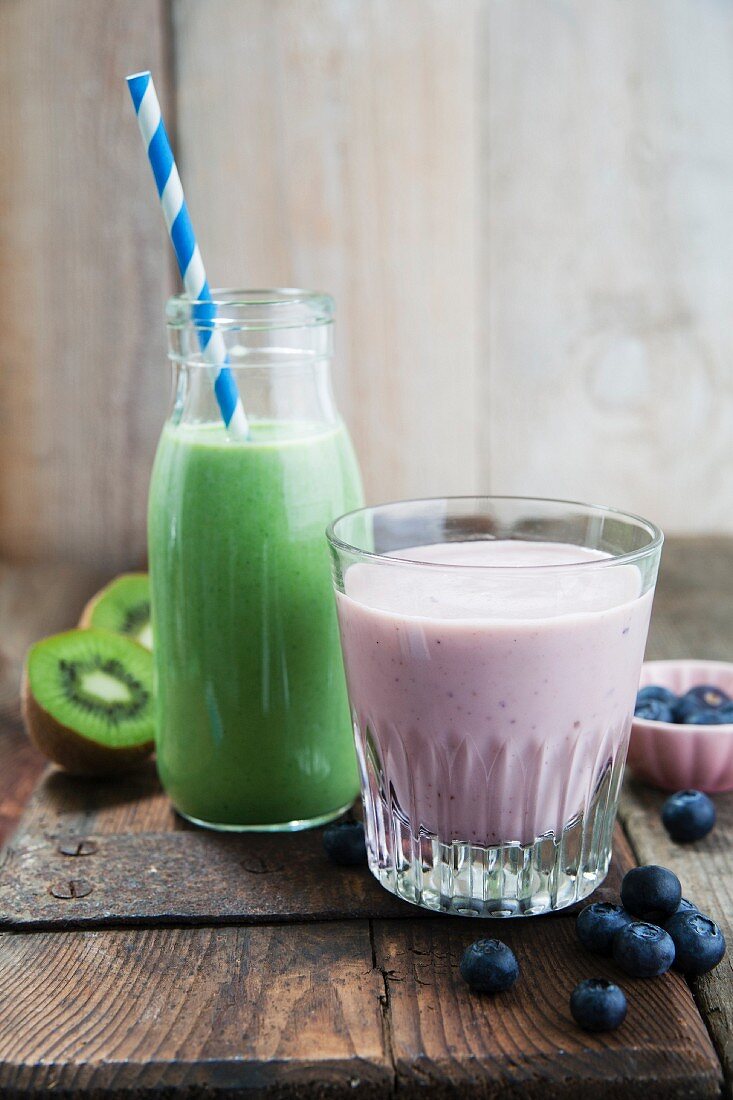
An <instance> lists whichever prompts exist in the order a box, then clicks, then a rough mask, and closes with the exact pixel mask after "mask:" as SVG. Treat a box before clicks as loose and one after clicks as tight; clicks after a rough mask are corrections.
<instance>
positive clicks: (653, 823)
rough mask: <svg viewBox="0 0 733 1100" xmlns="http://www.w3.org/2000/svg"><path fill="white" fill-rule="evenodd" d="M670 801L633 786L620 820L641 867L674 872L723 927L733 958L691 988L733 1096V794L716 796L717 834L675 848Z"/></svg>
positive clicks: (687, 892)
mask: <svg viewBox="0 0 733 1100" xmlns="http://www.w3.org/2000/svg"><path fill="white" fill-rule="evenodd" d="M664 798H665V795H664V794H662V793H661V792H659V791H652V790H650V789H649V788H648V787H644V786H643V785H642V784H640V783H635V782H631V781H628V782H627V784H626V789H625V791H624V796H623V799H622V803H621V810H620V813H621V819H622V821H623V823H624V826H625V828H626V830H627V832H628V835H629V837H630V838H631V842H632V844H633V846H634V850H635V851H636V854H637V856H638V858H639V862H641V863H659V864H661V865H662V866H663V867H670V868H671V869H672V870H673V871H674V872H675V873H676V874H677V875H678V876H679V878H680V881H681V883H682V893H683V894H684V896H685V897H687V898H689V899H690V900H691V901H694V902H695V904H696V905H699V906H700V908H701V909H702V910H703V912H705V913H708V914H709V915H710V916H711V917H712V918H713V920H715V921H716V922H717V924H719V925H720V927H721V928H722V930H723V933H724V935H725V937H726V940H727V942H728V945H729V950H728V954H727V955H726V956H725V958H724V959H723V960H722V962H721V963H720V964H719V965H718V966H717V967H716V968H715V969H714V970H712V971H710V973H709V974H705V975H704V976H703V977H701V978H697V979H695V981H694V982H693V983H692V985H693V989H694V993H695V999H696V1001H697V1004H698V1006H699V1008H700V1011H701V1012H702V1014H703V1016H704V1018H705V1020H706V1021H707V1025H708V1028H709V1029H710V1033H711V1035H712V1037H713V1040H714V1042H715V1045H716V1048H717V1050H718V1054H719V1055H720V1058H721V1061H722V1063H723V1067H724V1069H725V1072H726V1077H727V1082H728V1084H727V1089H728V1091H727V1095H729V1096H730V1095H733V961H732V958H731V951H733V794H726V795H716V797H715V806H716V810H717V813H718V820H717V824H716V826H715V829H714V830H713V831H712V833H710V834H709V835H708V836H707V837H705V839H704V840H699V841H697V842H696V843H695V844H684V845H683V844H674V843H673V842H672V841H671V840H670V839H669V837H668V836H667V833H666V832H665V830H664V827H663V825H662V821H661V817H660V810H661V806H662V803H663V801H664Z"/></svg>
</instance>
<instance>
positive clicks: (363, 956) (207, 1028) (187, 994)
mask: <svg viewBox="0 0 733 1100" xmlns="http://www.w3.org/2000/svg"><path fill="white" fill-rule="evenodd" d="M732 567H733V543H732V542H728V541H725V540H722V539H708V540H688V541H679V540H678V541H673V542H672V543H671V544H670V545H668V547H667V549H666V551H665V557H664V563H663V574H662V580H661V583H660V587H659V592H658V598H657V603H656V608H655V614H654V622H653V629H652V637H651V641H650V647H649V650H650V655H653V656H682V655H695V656H704V657H710V658H723V659H725V658H730V657H731V656H732V653H731V650H732V649H733V640H732V639H731V633H730V623H731V621H733V568H732ZM101 579H103V578H100V577H98V576H94V575H92V574H90V573H89V572H87V571H77V570H74V569H70V568H65V569H59V568H52V567H28V568H25V569H20V568H18V567H13V568H11V567H9V566H7V567H2V566H0V830H2V833H3V834H5V835H6V836H7V835H9V834H10V833H11V831H12V830H13V828H14V827H15V826H16V825H17V823H18V820H19V818H20V817H21V813H22V814H23V817H22V821H21V823H20V826H19V828H18V829H17V831H16V833H15V835H14V836H13V837H12V839H11V840H10V843H9V844H8V846H7V847H6V849H5V853H4V859H3V868H2V872H1V873H0V922H1V927H2V929H3V930H2V931H0V1095H2V1096H3V1097H12V1096H41V1095H48V1094H50V1093H52V1094H53V1095H54V1096H69V1097H70V1096H78V1095H83V1096H85V1097H89V1096H100V1097H101V1096H104V1097H113V1096H120V1097H122V1096H127V1097H129V1096H133V1095H134V1096H151V1097H152V1096H155V1097H160V1096H165V1095H172V1094H175V1095H179V1094H184V1093H186V1094H188V1095H203V1094H207V1095H208V1094H212V1095H217V1096H222V1097H223V1096H229V1095H241V1094H242V1093H248V1094H249V1095H252V1096H259V1095H262V1096H265V1095H266V1096H268V1097H270V1096H272V1097H283V1098H284V1097H301V1096H302V1097H311V1096H312V1097H321V1096H322V1097H342V1096H344V1097H345V1096H350V1097H356V1098H359V1097H366V1096H373V1097H383V1096H384V1097H388V1096H392V1095H396V1096H404V1097H412V1096H415V1097H417V1096H420V1097H430V1098H432V1097H512V1098H514V1097H523V1098H532V1097H542V1100H551V1098H553V1097H568V1098H581V1097H587V1096H591V1095H592V1096H593V1097H594V1098H598V1100H601V1098H603V1097H613V1098H622V1097H623V1098H626V1097H632V1096H642V1095H643V1096H645V1098H652V1097H659V1098H665V1100H666V1098H671V1097H714V1096H719V1095H721V1094H722V1095H726V1096H733V1089H732V1082H733V973H732V972H731V963H730V959H729V958H728V957H726V959H725V960H724V961H723V963H721V965H720V966H719V967H718V968H717V969H716V970H715V971H713V972H712V973H711V974H709V975H706V976H705V977H703V978H701V979H699V980H697V981H696V982H694V983H692V985H691V986H688V985H687V984H686V983H685V982H684V981H683V979H682V978H681V977H680V976H679V975H677V974H674V973H670V974H667V975H665V976H664V977H663V978H661V979H658V980H654V981H640V980H637V981H634V980H631V979H626V978H624V979H623V980H622V985H623V986H624V988H625V989H626V991H627V995H628V998H629V1016H628V1018H627V1022H626V1023H625V1024H624V1026H623V1027H622V1028H620V1029H619V1030H618V1031H617V1032H614V1033H611V1034H608V1035H602V1036H590V1035H587V1034H585V1033H584V1032H581V1031H579V1030H578V1029H577V1028H576V1027H575V1026H574V1024H573V1023H572V1020H571V1019H570V1015H569V1011H568V997H569V993H570V990H571V989H572V987H573V985H574V984H575V983H576V982H577V981H579V980H580V979H581V978H583V977H589V976H592V975H608V976H613V977H615V978H616V979H618V978H619V975H618V973H617V972H616V971H615V968H614V967H613V966H612V965H611V964H609V963H608V962H607V961H604V960H598V959H597V958H596V957H594V956H590V955H588V954H586V953H585V952H583V951H582V950H581V949H580V948H579V946H578V944H577V942H576V940H575V936H574V930H573V919H572V915H571V914H565V915H557V916H552V917H546V918H538V919H536V920H528V921H514V922H504V923H501V924H499V923H498V922H497V923H494V922H492V923H491V924H487V923H486V922H480V921H469V920H462V919H458V918H449V917H436V916H430V915H428V914H423V913H422V912H421V911H419V910H416V909H414V908H412V907H409V906H407V905H405V904H403V903H400V902H398V901H396V900H395V899H393V898H392V897H391V896H390V895H388V894H387V893H386V892H384V891H383V890H381V889H380V888H379V887H378V886H377V885H376V883H374V882H373V880H372V879H371V878H370V876H369V875H368V873H367V872H365V871H362V870H358V869H337V868H333V867H332V866H331V865H329V864H328V863H327V862H326V861H325V858H324V856H323V854H322V852H321V850H320V840H319V837H318V834H317V833H310V834H301V835H299V836H296V837H272V838H262V837H260V838H255V839H253V838H237V837H216V836H212V835H210V834H205V833H202V832H199V831H196V830H193V829H190V828H188V827H187V826H186V825H185V824H184V823H182V822H180V821H178V820H177V819H176V818H175V816H174V815H173V814H172V813H171V811H170V809H169V807H168V805H167V802H166V800H165V798H164V797H163V796H162V795H161V794H160V791H159V789H158V786H157V782H156V780H155V777H154V773H153V771H152V769H149V770H147V771H145V770H144V771H143V772H141V773H140V774H139V775H137V776H135V777H134V778H132V779H130V780H128V781H127V782H125V783H115V784H94V783H82V782H79V781H74V780H70V779H68V778H66V777H64V776H62V775H60V773H55V772H53V771H51V772H50V773H46V774H45V777H43V772H44V764H43V761H42V760H41V759H40V757H39V756H38V754H37V753H35V752H34V750H33V749H32V748H31V747H30V745H29V744H28V743H27V742H26V741H25V738H24V735H23V733H22V730H21V726H20V721H19V716H18V710H17V697H16V689H15V685H16V683H17V673H18V668H19V661H20V659H21V655H22V652H23V650H24V648H25V646H26V644H27V643H28V642H29V641H30V640H32V639H33V638H35V637H36V636H38V635H39V634H41V633H43V632H45V631H51V630H55V629H57V628H60V627H63V626H66V625H68V624H69V623H70V622H73V620H74V618H75V616H76V615H77V613H78V610H79V608H80V607H81V605H82V604H83V602H84V599H85V598H86V597H87V596H88V595H89V594H91V592H92V591H93V590H94V589H95V588H96V587H97V586H98V583H99V581H100V580H101ZM39 777H41V779H40V783H39V784H37V781H38V780H39ZM34 788H35V790H34ZM31 792H33V793H32V794H31ZM660 803H661V796H660V795H659V794H657V793H655V792H652V791H650V790H647V789H644V788H642V787H641V786H639V785H638V784H635V783H633V782H628V783H627V785H626V788H625V793H624V797H623V804H622V810H621V820H622V822H623V826H624V830H625V835H624V833H622V832H621V830H619V834H618V836H617V842H616V851H615V859H614V868H613V871H612V873H611V875H610V876H609V879H608V880H607V883H606V884H605V885H604V887H602V888H601V889H602V891H604V892H605V893H606V894H608V896H611V895H612V894H613V893H614V892H615V891H617V889H618V881H619V877H620V875H621V874H622V873H623V871H624V869H625V868H626V867H627V866H629V865H630V864H631V862H632V860H633V859H634V856H635V857H636V858H637V859H638V860H639V861H640V862H658V863H662V864H665V865H667V866H669V867H672V868H674V869H675V870H676V871H677V872H678V874H679V875H680V877H681V879H682V882H683V887H684V892H685V893H686V894H687V895H688V896H690V897H692V898H693V899H694V900H696V901H697V902H698V903H699V904H701V905H702V906H703V907H704V908H705V909H706V910H707V911H708V912H710V913H711V914H712V915H713V916H714V917H715V919H716V920H717V921H718V922H719V923H720V924H721V925H722V927H723V928H724V930H725V932H726V935H727V936H728V938H729V942H730V943H732V944H733V881H732V879H731V869H732V868H733V857H732V856H731V852H730V842H731V840H732V839H733V795H728V796H720V797H718V798H717V799H716V804H717V807H718V813H719V824H718V826H717V828H716V830H715V832H714V833H713V834H711V836H710V837H708V838H706V840H704V841H702V842H699V843H698V844H696V845H693V846H688V847H679V846H675V845H673V844H671V843H670V842H669V841H668V840H667V838H666V835H665V834H664V831H663V829H662V828H661V824H660V821H659V815H658V809H659V806H660ZM82 841H83V843H82ZM629 842H630V845H631V848H629ZM631 849H633V853H632V850H631ZM487 931H488V932H490V933H491V934H499V935H500V936H501V937H502V938H505V939H506V941H507V942H509V943H510V944H511V945H512V947H513V948H514V950H515V951H516V953H517V955H518V958H519V961H520V965H521V967H522V970H523V979H522V981H521V982H520V983H518V985H517V986H516V987H515V989H514V990H512V991H510V992H509V993H507V994H504V995H502V996H501V997H498V998H493V999H492V998H485V997H484V998H482V997H479V996H476V995H474V994H471V993H470V992H469V991H468V989H467V987H466V986H465V985H464V983H463V982H462V981H461V979H460V977H459V976H458V972H457V964H458V960H459V958H460V955H461V952H462V950H463V948H464V947H465V945H466V944H467V943H469V942H470V941H471V940H472V939H474V938H476V937H477V936H478V935H482V934H483V935H485V934H487Z"/></svg>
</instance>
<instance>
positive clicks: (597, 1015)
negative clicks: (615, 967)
mask: <svg viewBox="0 0 733 1100" xmlns="http://www.w3.org/2000/svg"><path fill="white" fill-rule="evenodd" d="M570 1011H571V1013H572V1014H573V1019H574V1020H575V1022H576V1024H579V1025H580V1027H582V1028H584V1029H585V1030H586V1031H613V1029H614V1028H615V1027H619V1025H620V1024H622V1023H623V1022H624V1020H625V1019H626V997H625V995H624V991H623V989H619V987H618V986H617V985H615V984H614V982H609V981H607V979H606V978H586V980H585V981H584V982H580V983H579V984H578V985H576V987H575V989H574V990H573V992H572V995H571V997H570Z"/></svg>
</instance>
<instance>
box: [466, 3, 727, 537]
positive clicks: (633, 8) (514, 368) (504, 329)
mask: <svg viewBox="0 0 733 1100" xmlns="http://www.w3.org/2000/svg"><path fill="white" fill-rule="evenodd" d="M481 10H482V12H483V15H484V19H483V31H482V33H481V36H480V39H479V44H478V46H477V48H478V49H479V50H480V51H481V53H482V55H483V57H484V58H485V62H484V65H483V79H482V83H481V90H482V96H483V98H482V103H483V111H482V113H481V125H482V133H483V137H484V142H483V146H482V149H483V156H482V158H481V183H480V188H479V193H480V194H481V196H482V199H483V201H482V203H481V206H480V213H481V223H480V224H481V240H482V242H483V248H482V250H481V252H480V256H481V261H482V262H481V269H480V281H479V283H478V284H477V293H478V301H479V309H480V311H481V313H480V316H481V317H482V318H483V322H484V323H483V325H482V329H481V332H482V339H483V347H484V357H483V361H484V363H485V364H487V368H486V369H487V370H488V374H489V379H488V385H487V386H486V389H485V391H484V392H485V394H486V397H485V401H486V405H485V407H486V408H487V409H488V410H490V414H489V420H488V424H487V429H486V442H487V452H486V459H487V465H486V469H487V472H488V476H489V478H490V485H491V488H492V489H493V490H494V491H496V492H519V493H525V494H526V493H535V494H540V495H549V496H554V497H557V496H565V497H568V498H570V499H573V500H588V499H590V500H599V499H603V500H606V501H608V502H609V503H614V504H616V505H619V506H624V507H628V508H631V509H632V510H633V511H636V512H639V513H641V514H642V515H649V516H651V517H652V518H653V519H655V520H657V521H658V522H659V523H660V524H661V525H662V527H664V528H665V529H667V530H670V531H675V532H682V531H690V532H695V531H705V530H708V531H715V530H717V531H728V532H731V531H733V509H731V507H730V502H731V497H730V483H729V481H728V479H726V478H725V477H721V470H723V469H726V468H729V466H730V461H731V459H730V446H731V442H730V441H731V440H732V439H733V391H731V389H730V363H731V359H732V358H733V344H732V337H731V327H730V325H729V324H728V321H727V316H728V304H727V299H728V295H726V293H725V292H721V289H720V288H723V287H727V286H730V285H731V282H733V249H732V248H731V225H733V221H732V215H733V205H732V203H731V194H730V190H729V188H728V187H727V186H726V183H725V180H726V179H728V178H729V177H730V175H731V174H732V173H733V131H731V128H730V126H729V124H728V119H729V118H730V115H731V112H733V66H731V64H730V36H731V34H732V33H733V6H731V5H730V4H726V3H720V2H715V0H712V2H705V3H700V4H695V3H692V4H691V3H689V2H688V0H644V2H643V3H628V4H627V3H613V2H611V0H600V2H599V0H596V2H594V3H588V2H587V0H564V2H563V3H557V2H556V0H511V2H510V3H505V2H503V0H488V2H487V3H485V4H483V5H482V6H481Z"/></svg>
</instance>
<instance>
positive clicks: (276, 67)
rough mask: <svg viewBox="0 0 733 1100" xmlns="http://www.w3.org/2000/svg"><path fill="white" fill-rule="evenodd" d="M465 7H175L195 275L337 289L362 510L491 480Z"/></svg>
mask: <svg viewBox="0 0 733 1100" xmlns="http://www.w3.org/2000/svg"><path fill="white" fill-rule="evenodd" d="M476 11H477V5H476V3H475V2H474V0H399V2H398V3H395V2H394V0H367V2H363V0H362V2H357V3H343V0H299V2H298V3H297V4H293V3H292V2H291V0H209V2H208V3H207V4H205V5H203V4H201V3H199V2H198V0H175V2H174V4H173V28H174V49H175V57H176V70H177V85H178V134H179V147H180V155H181V165H182V167H181V170H182V172H183V173H184V179H185V180H186V187H187V191H188V198H189V202H190V204H191V209H192V214H193V216H194V217H195V219H196V224H197V225H198V226H199V227H200V228H199V233H200V234H201V245H202V249H203V250H204V254H205V255H206V256H207V264H208V265H209V270H210V271H214V272H216V276H215V278H216V280H217V281H218V282H219V285H222V283H223V284H224V285H235V286H242V285H245V286H246V285H252V284H254V285H255V286H262V285H266V286H267V285H271V286H305V287H319V288H320V287H322V288H324V289H326V290H329V291H331V292H332V293H333V294H334V295H335V297H336V302H337V310H338V312H337V358H336V365H335V383H336V389H337V393H338V396H339V400H340V403H341V406H342V411H343V413H344V415H345V417H346V420H347V422H348V423H349V425H350V427H351V428H352V430H353V435H354V439H355V443H356V449H357V453H358V455H359V457H360V460H361V463H362V466H363V470H364V476H365V483H366V490H367V494H368V496H369V497H370V498H371V499H382V500H383V499H395V498H398V497H400V496H405V495H408V496H409V495H412V496H425V495H427V494H429V493H451V492H460V493H466V492H470V491H471V490H473V491H476V490H478V488H479V487H480V485H481V484H482V483H485V477H486V472H485V470H484V469H483V468H482V455H481V451H480V439H481V436H482V433H483V424H484V420H485V417H486V414H487V410H486V402H485V400H484V398H483V395H482V394H481V393H480V390H479V386H480V384H481V380H482V378H483V377H484V364H483V363H482V362H481V361H480V357H479V349H478V347H477V344H476V339H475V333H476V321H477V315H476V301H477V297H476V295H477V282H476V280H477V274H478V268H477V262H476V247H477V244H476V212H477V203H478V199H479V194H478V191H477V182H478V181H477V176H476V172H475V165H476V162H477V147H478V143H479V138H480V132H481V130H480V127H481V122H480V119H479V110H480V107H481V104H480V102H479V99H478V91H479V89H478V86H477V82H476V66H477V60H478V58H477V52H476V26H475V14H476ZM203 41H205V42H206V43H207V46H206V49H205V50H202V49H201V43H202V42H203ZM212 57H216V59H217V62H216V64H214V65H212V63H211V58H212ZM212 119H215V120H216V124H215V125H212ZM436 441H439V445H436Z"/></svg>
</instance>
